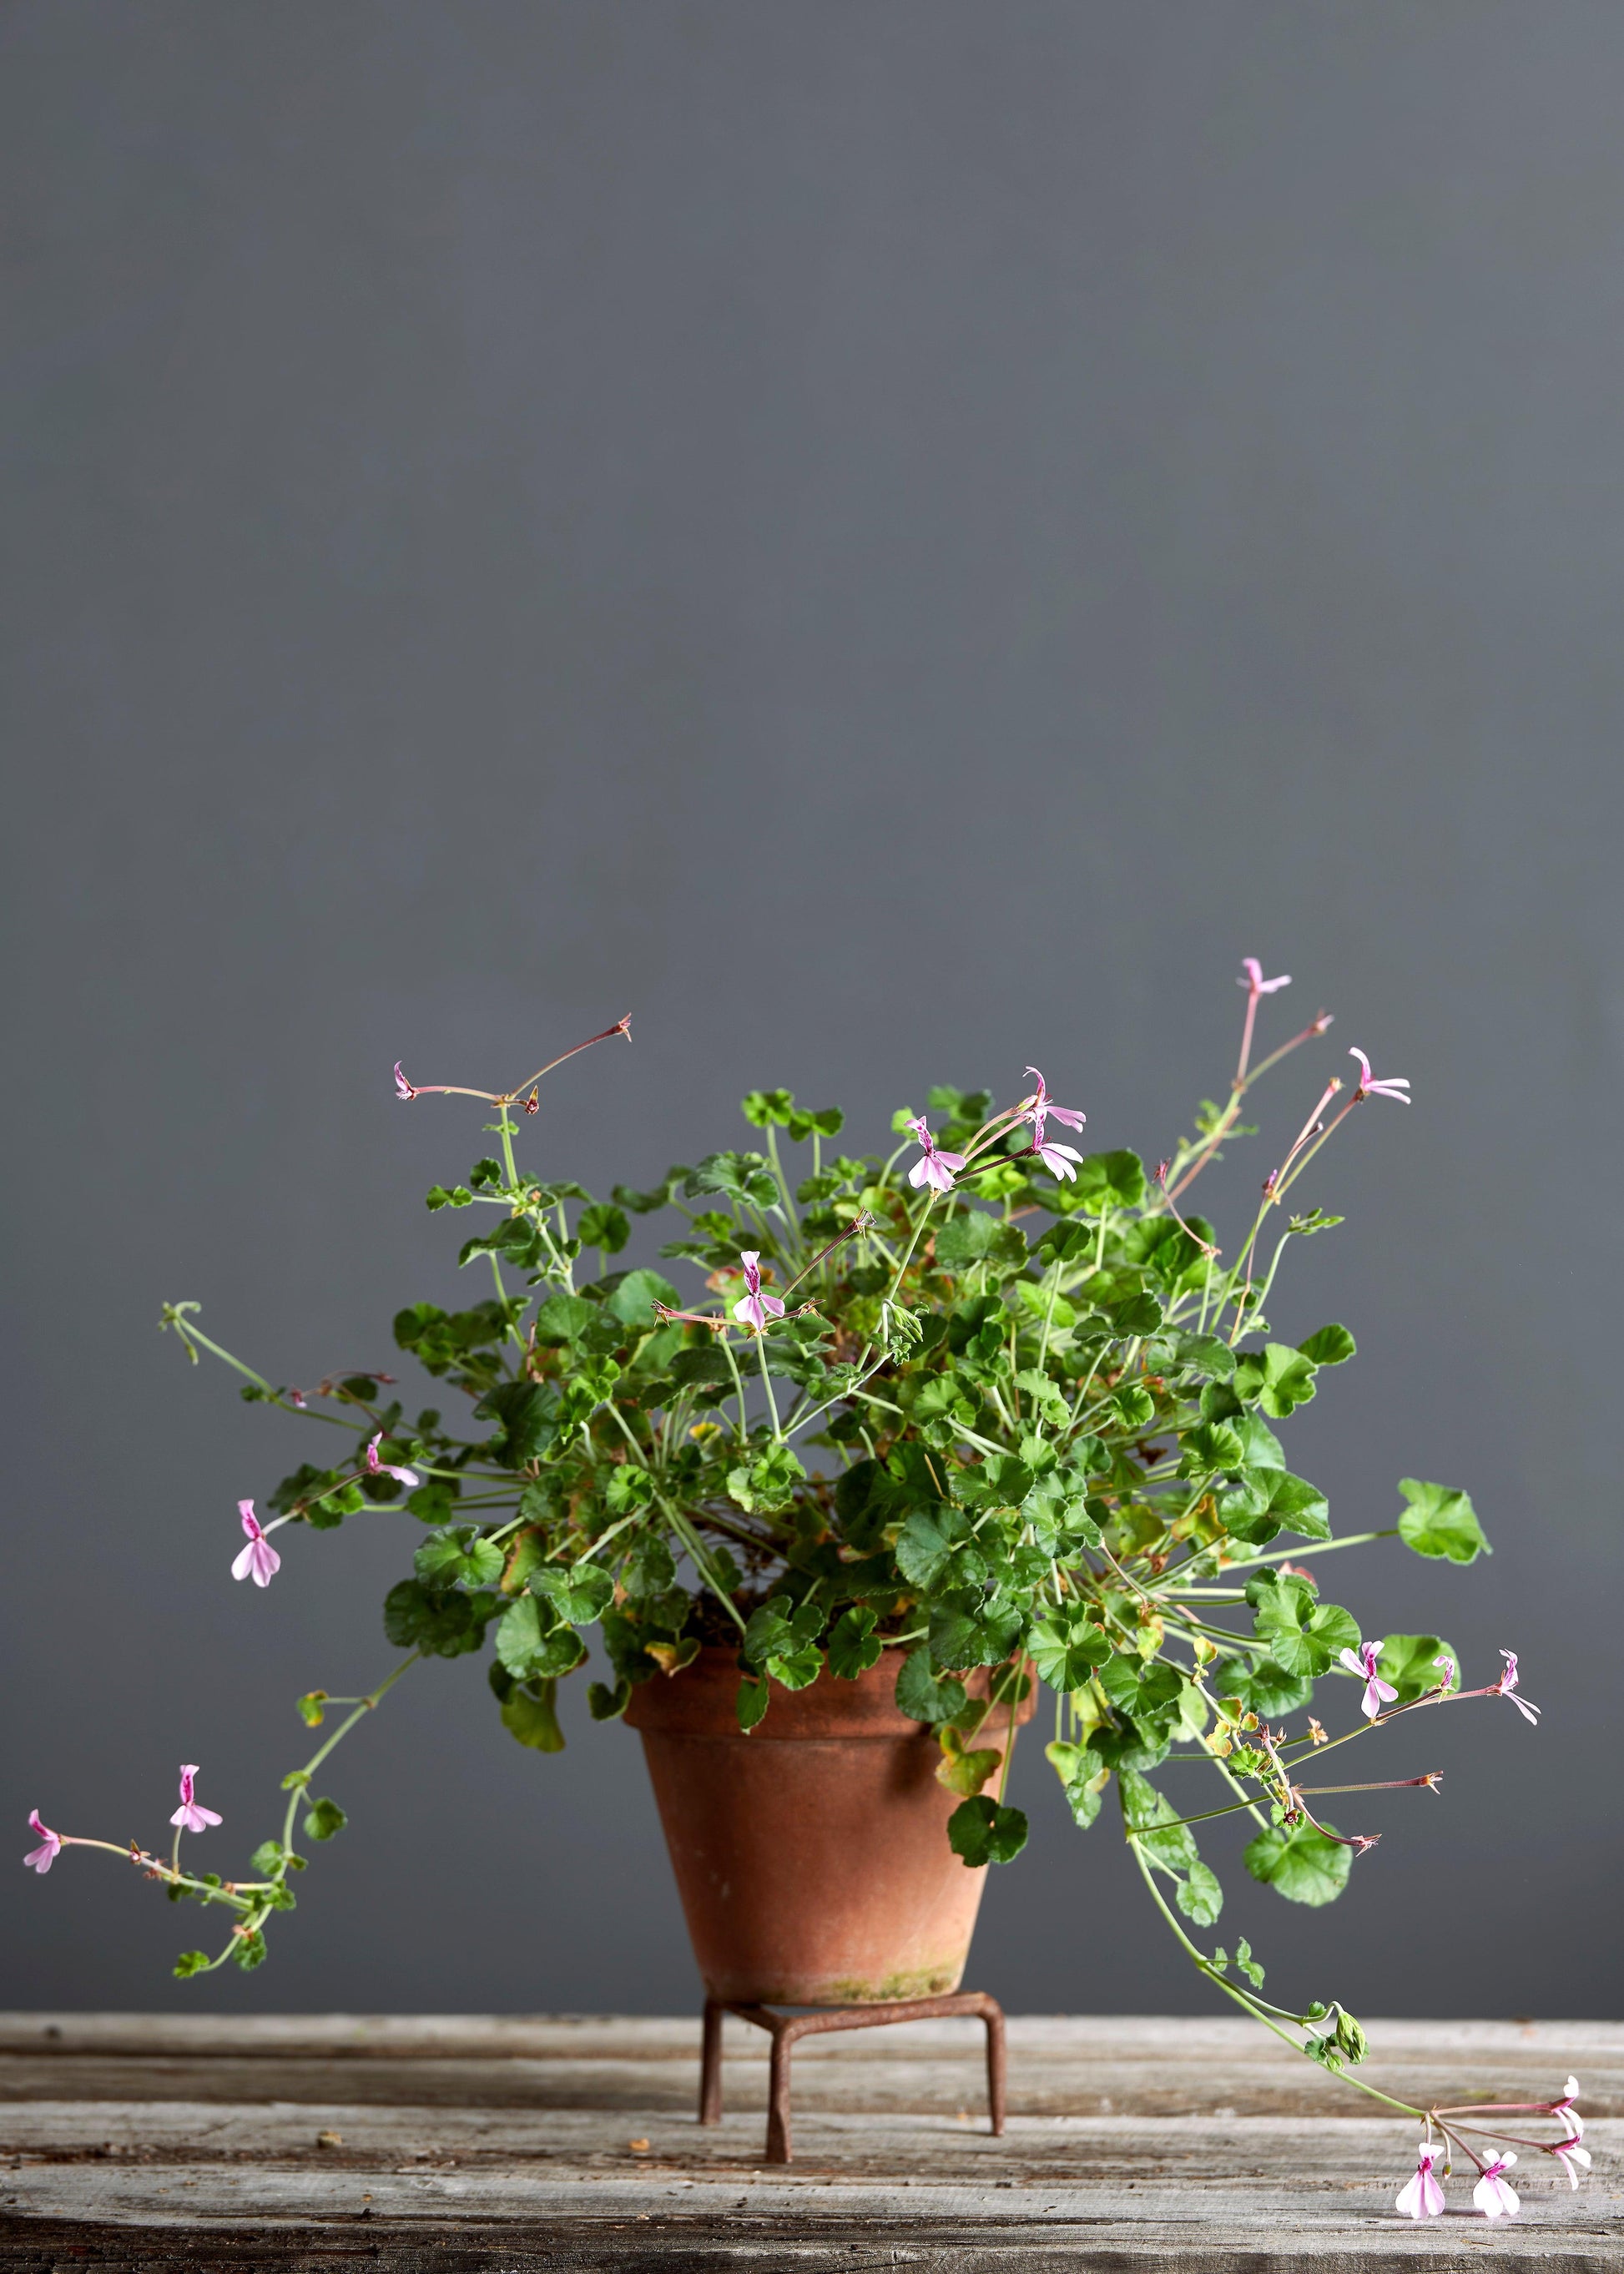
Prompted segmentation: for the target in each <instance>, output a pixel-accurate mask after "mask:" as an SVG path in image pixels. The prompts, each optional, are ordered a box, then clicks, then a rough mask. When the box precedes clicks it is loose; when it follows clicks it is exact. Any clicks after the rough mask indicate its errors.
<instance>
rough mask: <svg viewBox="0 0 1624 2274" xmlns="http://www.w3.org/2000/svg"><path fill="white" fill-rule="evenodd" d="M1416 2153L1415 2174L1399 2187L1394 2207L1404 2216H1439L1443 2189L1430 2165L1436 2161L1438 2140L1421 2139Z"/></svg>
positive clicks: (1442, 2210)
mask: <svg viewBox="0 0 1624 2274" xmlns="http://www.w3.org/2000/svg"><path fill="white" fill-rule="evenodd" d="M1416 2154H1417V2157H1418V2158H1419V2161H1418V2162H1417V2165H1416V2175H1415V2178H1414V2179H1413V2180H1410V2184H1409V2186H1408V2187H1401V2188H1400V2189H1399V2192H1398V2195H1397V2197H1396V2201H1395V2208H1396V2209H1397V2210H1402V2212H1403V2214H1404V2216H1405V2218H1442V2217H1443V2215H1444V2191H1443V2188H1442V2187H1441V2185H1440V2182H1439V2181H1438V2180H1435V2179H1434V2178H1433V2177H1432V2166H1433V2165H1434V2164H1435V2163H1436V2162H1437V2161H1438V2156H1439V2142H1437V2141H1436V2140H1423V2142H1421V2145H1420V2146H1419V2148H1417V2150H1416Z"/></svg>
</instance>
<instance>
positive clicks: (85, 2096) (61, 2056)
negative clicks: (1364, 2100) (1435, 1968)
mask: <svg viewBox="0 0 1624 2274" xmlns="http://www.w3.org/2000/svg"><path fill="white" fill-rule="evenodd" d="M51 2027H54V2028H56V2029H57V2030H59V2032H60V2034H59V2035H58V2036H56V2037H47V2036H46V2035H45V2031H46V2029H48V2028H51ZM1375 2034H1376V2037H1377V2042H1378V2044H1379V2046H1380V2049H1381V2052H1382V2055H1383V2059H1382V2062H1381V2063H1380V2065H1378V2064H1377V2063H1375V2062H1372V2064H1371V2067H1370V2069H1369V2071H1368V2072H1367V2073H1368V2074H1371V2075H1372V2081H1380V2079H1381V2078H1383V2077H1385V2078H1386V2079H1387V2082H1389V2083H1394V2082H1396V2083H1399V2084H1401V2085H1402V2084H1403V2083H1405V2082H1416V2083H1417V2084H1418V2083H1419V2082H1420V2080H1421V2078H1422V2077H1423V2076H1425V2080H1426V2087H1425V2089H1426V2090H1428V2091H1429V2092H1430V2091H1434V2090H1440V2089H1443V2088H1446V2087H1447V2088H1448V2089H1451V2090H1453V2089H1455V2086H1454V2085H1453V2084H1451V2082H1450V2081H1451V2080H1452V2079H1454V2080H1456V2081H1458V2083H1459V2084H1460V2085H1461V2086H1463V2087H1465V2088H1466V2090H1469V2091H1470V2092H1472V2093H1473V2094H1475V2095H1483V2096H1485V2097H1486V2096H1489V2095H1492V2097H1501V2095H1502V2093H1503V2094H1504V2096H1505V2097H1532V2096H1533V2095H1534V2094H1536V2093H1538V2094H1549V2093H1550V2092H1552V2091H1553V2090H1557V2089H1559V2088H1560V2082H1561V2079H1562V2078H1563V2077H1564V2076H1565V2075H1566V2074H1567V2073H1568V2068H1569V2067H1574V2068H1576V2069H1577V2070H1578V2072H1579V2074H1580V2075H1581V2078H1582V2081H1583V2085H1584V2103H1585V2107H1586V2112H1587V2116H1589V2115H1590V2113H1591V2112H1593V2111H1596V2110H1598V2108H1599V2107H1600V2106H1601V2105H1602V2103H1603V2101H1604V2099H1605V2101H1606V2103H1607V2104H1608V2105H1616V2106H1617V2107H1618V2109H1619V2111H1620V2113H1619V2115H1617V2116H1614V2117H1612V2118H1603V2119H1602V2120H1600V2121H1592V2122H1591V2123H1590V2129H1589V2132H1588V2133H1587V2140H1588V2142H1589V2144H1590V2145H1591V2147H1592V2148H1593V2149H1594V2150H1596V2152H1597V2170H1596V2175H1595V2178H1594V2180H1593V2181H1592V2183H1591V2185H1590V2186H1589V2187H1586V2188H1584V2189H1583V2190H1581V2191H1580V2192H1579V2193H1578V2194H1574V2193H1573V2192H1571V2191H1570V2190H1569V2189H1568V2187H1567V2186H1566V2185H1565V2184H1563V2183H1562V2182H1561V2180H1560V2173H1558V2172H1556V2171H1555V2167H1554V2166H1551V2165H1546V2164H1545V2160H1544V2159H1538V2163H1537V2164H1536V2161H1535V2159H1534V2158H1532V2157H1525V2158H1524V2165H1523V2167H1520V2169H1519V2172H1518V2174H1517V2176H1518V2178H1519V2179H1522V2178H1523V2176H1524V2170H1525V2169H1527V2167H1528V2166H1529V2165H1535V2168H1533V2169H1532V2170H1530V2171H1528V2176H1527V2182H1526V2185H1525V2187H1524V2189H1523V2203H1524V2210H1523V2214H1522V2218H1520V2219H1519V2221H1518V2222H1517V2223H1516V2224H1515V2225H1514V2226H1511V2227H1509V2228H1507V2227H1500V2228H1490V2227H1489V2226H1488V2225H1486V2223H1485V2222H1484V2221H1482V2220H1481V2219H1477V2218H1472V2217H1471V2216H1470V2213H1469V2212H1467V2211H1466V2210H1465V2206H1466V2204H1467V2202H1468V2201H1469V2193H1468V2190H1467V2189H1466V2188H1465V2187H1464V2186H1462V2185H1461V2184H1459V2183H1456V2185H1455V2188H1454V2190H1453V2195H1454V2200H1455V2202H1456V2204H1457V2205H1458V2206H1459V2210H1457V2211H1456V2212H1455V2213H1453V2214H1452V2215H1451V2216H1450V2217H1449V2218H1446V2219H1442V2220H1439V2221H1436V2222H1433V2223H1432V2224H1431V2225H1428V2226H1426V2227H1425V2228H1422V2229H1418V2230H1417V2229H1414V2228H1411V2227H1410V2225H1408V2224H1407V2223H1406V2222H1404V2221H1402V2220H1399V2219H1398V2218H1395V2215H1394V2212H1393V2208H1392V2202H1393V2195H1394V2192H1395V2188H1396V2187H1397V2186H1398V2185H1399V2183H1400V2182H1401V2180H1402V2179H1403V2177H1404V2176H1405V2175H1406V2172H1407V2170H1408V2168H1409V2161H1410V2149H1411V2147H1412V2144H1413V2142H1412V2140H1411V2136H1410V2127H1409V2125H1408V2124H1407V2123H1405V2122H1403V2121H1402V2120H1392V2119H1388V2118H1387V2117H1385V2116H1383V2115H1382V2113H1381V2112H1380V2110H1377V2112H1376V2113H1375V2115H1374V2117H1373V2118H1372V2116H1371V2115H1370V2114H1368V2113H1367V2112H1366V2111H1365V2105H1363V2104H1361V2103H1359V2102H1357V2101H1356V2100H1354V2099H1353V2097H1352V2096H1350V2095H1347V2094H1346V2093H1345V2092H1340V2091H1338V2090H1337V2089H1336V2088H1335V2086H1334V2085H1333V2084H1332V2083H1331V2082H1330V2081H1329V2080H1327V2078H1325V2077H1324V2076H1322V2075H1321V2074H1319V2072H1318V2071H1317V2070H1315V2069H1314V2068H1313V2067H1312V2065H1311V2064H1309V2063H1306V2062H1303V2061H1300V2060H1295V2059H1292V2058H1291V2057H1290V2056H1289V2054H1287V2053H1286V2052H1284V2051H1283V2049H1280V2048H1276V2047H1275V2046H1274V2045H1272V2044H1268V2043H1267V2041H1264V2042H1257V2041H1254V2040H1253V2039H1252V2037H1250V2036H1249V2034H1248V2033H1247V2032H1246V2029H1245V2025H1244V2024H1239V2025H1236V2024H1230V2023H1228V2022H1192V2023H1180V2022H1156V2021H1150V2022H1146V2021H1129V2022H1121V2021H1104V2020H1081V2021H1071V2020H1049V2019H1044V2020H1035V2021H1034V2020H1027V2021H1017V2022H1013V2023H1012V2024H1011V2082H1012V2084H1013V2085H1014V2087H1015V2105H1016V2108H1017V2110H1018V2113H1017V2114H1016V2115H1015V2116H1014V2118H1013V2120H1012V2121H1011V2128H1010V2132H1009V2135H1007V2136H1006V2138H1004V2140H1001V2141H995V2140H993V2139H991V2138H989V2136H988V2135H987V2134H986V2132H985V2130H984V2129H983V2123H984V2119H983V2118H982V2117H981V2101H980V2089H979V2088H980V2078H979V2070H978V2064H977V2060H976V2058H975V2047H974V2037H973V2035H972V2033H971V2031H970V2029H969V2028H968V2027H967V2026H966V2025H956V2024H953V2023H926V2024H918V2025H910V2026H909V2027H908V2028H906V2029H897V2030H894V2031H884V2032H878V2031H876V2032H874V2033H872V2034H871V2035H861V2034H860V2035H857V2036H853V2037H835V2038H829V2039H825V2040H823V2042H822V2043H821V2044H808V2046H806V2047H804V2048H803V2049H802V2052H801V2053H800V2054H798V2056H797V2087H796V2104H797V2109H796V2113H797V2120H796V2157H797V2160H796V2162H795V2163H794V2164H793V2165H791V2166H790V2167H789V2168H788V2169H787V2170H786V2169H784V2168H781V2167H780V2168H769V2167H766V2166H765V2165H763V2160H762V2128H761V2119H760V2114H759V2110H760V2107H761V2105H762V2102H763V2097H764V2096H763V2071H764V2063H763V2059H762V2049H763V2040H762V2039H761V2038H760V2037H759V2036H757V2035H756V2033H755V2032H747V2031H745V2030H744V2029H742V2028H741V2029H739V2030H738V2032H737V2034H736V2037H730V2059H729V2062H728V2085H729V2095H730V2097H729V2113H728V2116H727V2119H726V2122H725V2123H724V2124H723V2125H722V2126H721V2127H718V2129H716V2130H714V2131H708V2130H703V2129H702V2128H701V2127H699V2126H697V2125H696V2124H695V2122H694V2120H693V2116H692V2112H691V2111H692V2095H693V2090H694V2087H695V2078H696V2073H697V2062H696V2060H695V2039H696V2035H697V2030H696V2023H695V2022H676V2021H658V2022H628V2021H621V2020H617V2019H613V2018H610V2019H606V2020H592V2021H584V2022H558V2021H552V2020H545V2021H535V2022H521V2021H515V2022H490V2023H486V2022H467V2021H462V2020H457V2019H454V2018H446V2019H438V2020H435V2019H431V2020H428V2021H424V2020H422V2019H418V2018H416V2017H414V2018H411V2019H407V2018H404V2017H402V2018H401V2019H399V2020H391V2021H386V2022H371V2021H365V2020H353V2019H350V2018H347V2017H327V2018H323V2019H321V2020H318V2021H313V2022H312V2021H305V2020H299V2019H295V2018H286V2019H276V2020H271V2021H264V2022H262V2021H259V2020H252V2021H243V2020H237V2019H231V2020H229V2021H227V2020H222V2019H221V2018H220V2017H205V2016H190V2017H186V2018H185V2019H184V2021H181V2022H176V2021H172V2020H169V2019H165V2020H163V2021H162V2022H157V2023H155V2024H154V2023H151V2022H143V2020H142V2018H141V2017H139V2016H129V2015H125V2016H94V2015H84V2016H72V2015H63V2016H56V2017H49V2018H47V2017H36V2016H9V2017H4V2019H3V2020H0V2046H4V2047H5V2048H7V2051H6V2052H5V2054H4V2060H5V2063H6V2065H7V2067H8V2069H9V2072H10V2074H11V2080H12V2082H13V2083H14V2084H15V2085H16V2086H17V2087H18V2088H19V2090H18V2096H17V2097H13V2098H12V2099H11V2102H10V2104H9V2105H6V2106H4V2107H0V2268H3V2269H4V2274H25V2270H26V2274H38V2270H42V2269H45V2268H48V2267H49V2268H51V2269H53V2270H55V2269H57V2268H62V2267H68V2266H72V2267H79V2266H85V2265H95V2266H97V2267H100V2268H105V2269H109V2270H124V2269H128V2270H130V2274H138V2270H139V2274H149V2270H157V2269H159V2268H165V2269H168V2268H177V2269H204V2268H218V2269H220V2270H221V2274H225V2270H227V2269H230V2270H232V2274H244V2270H252V2269H255V2268H260V2267H263V2268H265V2269H267V2270H268V2269H270V2268H276V2269H279V2270H282V2269H303V2268H311V2269H314V2268H317V2267H322V2268H327V2267H332V2266H335V2265H336V2264H339V2263H343V2264H345V2265H348V2264H350V2263H362V2264H365V2266H367V2267H370V2268H377V2269H380V2270H381V2274H396V2270H399V2274H464V2270H472V2269H475V2268H479V2269H482V2270H486V2274H499V2270H512V2274H530V2270H532V2269H534V2270H537V2274H541V2270H546V2274H577V2270H579V2274H589V2270H590V2274H597V2270H600V2269H602V2270H608V2269H615V2270H620V2269H628V2270H633V2274H637V2270H643V2269H650V2270H652V2269H655V2268H660V2269H672V2268H677V2267H693V2268H705V2269H712V2268H714V2269H721V2268H728V2269H749V2268H756V2269H759V2268H768V2267H771V2268H777V2269H786V2270H787V2269H790V2268H795V2269H801V2268H807V2269H818V2270H822V2269H823V2268H833V2267H837V2266H838V2267H841V2268H846V2269H852V2268H878V2267H892V2266H915V2267H921V2268H929V2269H931V2270H932V2274H981V2270H992V2269H995V2268H996V2269H997V2270H999V2274H1012V2270H1014V2269H1016V2268H1019V2267H1024V2266H1027V2265H1033V2266H1037V2267H1041V2269H1043V2270H1044V2274H1059V2270H1062V2269H1071V2268H1084V2267H1086V2268H1091V2269H1096V2268H1097V2269H1120V2270H1124V2274H1125V2270H1129V2269H1132V2270H1134V2274H1139V2270H1147V2269H1148V2270H1152V2274H1287V2270H1304V2274H1308V2270H1312V2274H1342V2270H1359V2274H1370V2270H1374V2269H1376V2268H1379V2267H1382V2266H1387V2265H1391V2264H1397V2263H1401V2262H1402V2263H1406V2264H1408V2263H1410V2262H1411V2261H1415V2262H1417V2263H1424V2264H1425V2266H1426V2267H1427V2268H1428V2269H1430V2270H1440V2274H1457V2270H1460V2269H1464V2268H1467V2267H1476V2266H1478V2265H1480V2264H1481V2263H1483V2257H1484V2254H1485V2252H1487V2251H1492V2252H1494V2253H1496V2254H1497V2255H1499V2256H1500V2258H1502V2259H1508V2260H1510V2261H1512V2262H1513V2263H1516V2264H1517V2265H1530V2266H1532V2265H1534V2264H1538V2265H1539V2266H1540V2267H1541V2268H1542V2269H1544V2268H1549V2269H1552V2270H1553V2274H1591V2270H1599V2269H1602V2268H1606V2269H1611V2270H1614V2274H1617V2270H1620V2269H1624V2188H1621V2187H1620V2181H1619V2176H1618V2174H1619V2168H1620V2167H1619V2161H1618V2157H1619V2151H1620V2149H1624V2029H1618V2028H1614V2027H1608V2026H1605V2025H1600V2024H1575V2025H1572V2026H1570V2027H1569V2026H1564V2025H1561V2024H1555V2023H1539V2024H1517V2023H1455V2024H1448V2023H1444V2024H1436V2025H1425V2024H1417V2023H1408V2024H1397V2023H1394V2024H1384V2025H1379V2027H1378V2029H1377V2030H1376V2033H1375ZM735 2044H736V2048H737V2050H736V2052H734V2051H733V2046H734V2045H735ZM498 2045H500V2046H501V2047H503V2048H504V2049H510V2050H505V2051H504V2052H497V2051H496V2050H495V2048H496V2047H497V2046H498ZM262 2048H263V2050H262ZM521 2049H522V2050H521ZM1412 2072H1413V2076H1412V2074H1411V2073H1412ZM425 2079H427V2080H428V2081H429V2082H431V2083H432V2086H433V2090H430V2091H425V2090H424V2089H423V2088H424V2084H425ZM459 2079H460V2080H461V2082H462V2088H463V2089H462V2091H461V2093H460V2095H459V2093H458V2090H457V2086H458V2081H459ZM362 2081H365V2083H366V2084H367V2086H368V2087H369V2090H366V2091H365V2092H359V2093H358V2092H357V2091H356V2090H355V2089H354V2088H355V2086H356V2085H357V2082H362ZM119 2086H122V2088H123V2089H122V2090H118V2089H116V2088H117V2087H119ZM228 2087H229V2088H230V2089H229V2090H228V2089H227V2088H228ZM470 2087H472V2088H473V2090H471V2091H470V2090H468V2088H470ZM290 2088H292V2089H290ZM318 2088H320V2089H319V2090H318ZM1023 2096H1024V2098H1025V2101H1026V2104H1027V2105H1026V2106H1024V2107H1023V2105H1022V2101H1023ZM1181 2096H1182V2099H1183V2101H1184V2102H1186V2103H1188V2104H1189V2107H1188V2112H1184V2113H1166V2112H1164V2111H1165V2109H1166V2108H1167V2106H1168V2105H1169V2103H1172V2102H1175V2101H1178V2100H1180V2098H1181ZM1271 2101H1272V2102H1273V2103H1274V2104H1275V2105H1273V2106H1272V2107H1271V2106H1263V2105H1259V2104H1260V2103H1265V2102H1271Z"/></svg>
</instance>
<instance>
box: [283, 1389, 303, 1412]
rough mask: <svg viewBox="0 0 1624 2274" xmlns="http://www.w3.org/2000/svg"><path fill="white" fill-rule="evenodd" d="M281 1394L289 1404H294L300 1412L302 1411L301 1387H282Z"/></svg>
mask: <svg viewBox="0 0 1624 2274" xmlns="http://www.w3.org/2000/svg"><path fill="white" fill-rule="evenodd" d="M282 1396H283V1397H285V1398H286V1399H287V1401H288V1403H289V1405H296V1406H297V1408H298V1410H299V1412H301V1413H303V1412H304V1411H305V1392H304V1391H303V1390H302V1389H284V1390H283V1392H282Z"/></svg>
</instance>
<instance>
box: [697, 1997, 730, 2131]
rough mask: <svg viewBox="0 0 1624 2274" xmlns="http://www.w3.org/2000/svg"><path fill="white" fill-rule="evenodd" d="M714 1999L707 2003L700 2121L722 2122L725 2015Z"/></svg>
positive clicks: (706, 2000)
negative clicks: (723, 2020) (723, 2022)
mask: <svg viewBox="0 0 1624 2274" xmlns="http://www.w3.org/2000/svg"><path fill="white" fill-rule="evenodd" d="M724 2010H725V2009H724V2008H723V2007H720V2006H718V2004H717V2002H716V1999H714V1998H707V1999H705V2021H704V2038H703V2044H702V2046H701V2050H700V2056H699V2120H700V2122H701V2123H702V2124H719V2123H720V2122H721V2120H722V2014H723V2012H724Z"/></svg>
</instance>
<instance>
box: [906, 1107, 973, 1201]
mask: <svg viewBox="0 0 1624 2274" xmlns="http://www.w3.org/2000/svg"><path fill="white" fill-rule="evenodd" d="M908 1127H909V1128H910V1129H911V1130H912V1131H913V1132H914V1135H915V1136H916V1137H917V1138H918V1140H919V1141H920V1143H921V1146H923V1148H924V1158H923V1160H921V1161H915V1162H914V1166H913V1167H912V1168H911V1169H910V1170H909V1171H908V1182H909V1184H911V1185H914V1186H925V1185H929V1186H932V1187H933V1189H934V1190H935V1191H936V1192H938V1193H951V1191H952V1189H953V1171H954V1170H955V1169H962V1168H963V1166H964V1164H965V1156H964V1155H963V1154H962V1153H948V1152H944V1151H943V1149H942V1148H940V1147H939V1146H938V1145H937V1143H936V1139H935V1138H934V1137H933V1136H932V1135H931V1133H930V1132H929V1129H927V1128H926V1126H925V1122H924V1117H923V1115H921V1114H916V1115H915V1116H914V1119H913V1120H911V1121H910V1122H909V1124H908Z"/></svg>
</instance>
